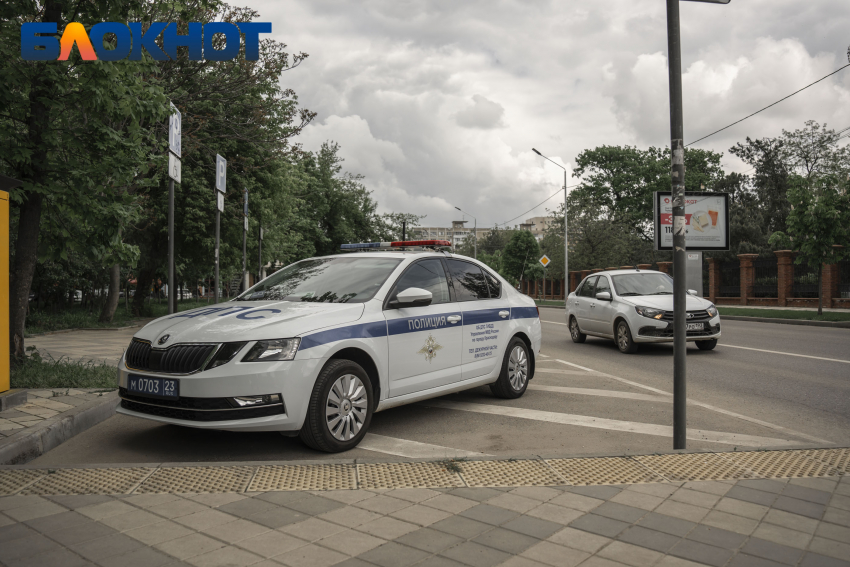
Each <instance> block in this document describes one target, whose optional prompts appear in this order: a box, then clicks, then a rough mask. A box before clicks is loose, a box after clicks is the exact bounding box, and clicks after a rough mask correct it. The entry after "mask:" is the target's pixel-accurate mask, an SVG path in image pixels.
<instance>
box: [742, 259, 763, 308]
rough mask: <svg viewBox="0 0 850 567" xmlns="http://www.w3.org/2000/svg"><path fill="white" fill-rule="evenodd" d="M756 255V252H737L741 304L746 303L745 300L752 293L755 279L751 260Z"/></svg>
mask: <svg viewBox="0 0 850 567" xmlns="http://www.w3.org/2000/svg"><path fill="white" fill-rule="evenodd" d="M758 257H759V255H758V254H738V260H739V261H740V266H741V305H747V300H748V299H749V298H750V297H752V295H753V283H754V280H755V270H753V260H755V259H756V258H758Z"/></svg>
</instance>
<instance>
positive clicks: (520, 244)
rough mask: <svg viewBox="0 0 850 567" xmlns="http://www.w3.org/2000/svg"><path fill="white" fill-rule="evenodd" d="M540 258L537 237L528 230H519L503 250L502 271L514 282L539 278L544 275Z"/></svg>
mask: <svg viewBox="0 0 850 567" xmlns="http://www.w3.org/2000/svg"><path fill="white" fill-rule="evenodd" d="M539 259H540V245H539V244H538V243H537V239H536V238H534V235H533V234H531V233H530V232H528V231H527V230H518V231H516V232H514V234H513V235H512V236H511V240H510V242H508V244H507V246H505V249H504V251H503V252H502V256H501V268H502V270H501V272H500V273H501V274H502V275H504V276H505V277H507V278H509V279H510V280H511V281H512V282H519V281H520V279H528V280H533V279H538V278H540V277H541V276H542V275H543V268H542V267H541V266H540V264H539V263H538V260H539Z"/></svg>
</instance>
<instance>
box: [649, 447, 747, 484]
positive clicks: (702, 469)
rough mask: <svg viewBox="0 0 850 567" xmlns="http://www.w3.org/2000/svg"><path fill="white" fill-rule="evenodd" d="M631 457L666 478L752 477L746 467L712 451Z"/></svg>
mask: <svg viewBox="0 0 850 567" xmlns="http://www.w3.org/2000/svg"><path fill="white" fill-rule="evenodd" d="M633 458H634V459H635V460H636V461H639V462H640V463H641V464H642V465H644V466H646V467H647V468H649V469H650V470H653V471H655V472H657V473H658V474H659V475H661V476H663V477H664V478H666V479H668V480H726V479H734V478H750V477H752V474H751V473H750V472H749V471H748V470H747V469H745V468H743V467H741V466H738V465H737V464H735V463H734V462H732V461H730V460H729V459H726V458H724V457H722V456H720V455H716V454H714V453H692V454H673V455H642V456H639V457H633Z"/></svg>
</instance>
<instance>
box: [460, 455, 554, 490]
mask: <svg viewBox="0 0 850 567" xmlns="http://www.w3.org/2000/svg"><path fill="white" fill-rule="evenodd" d="M460 468H461V473H460V474H461V476H463V480H465V481H466V484H467V485H469V486H555V485H559V484H564V479H562V478H561V477H559V476H558V475H557V474H555V473H554V472H552V469H550V468H549V467H548V466H547V465H546V463H544V462H543V461H535V460H528V461H511V460H508V461H469V462H463V463H460Z"/></svg>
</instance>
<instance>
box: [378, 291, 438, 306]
mask: <svg viewBox="0 0 850 567" xmlns="http://www.w3.org/2000/svg"><path fill="white" fill-rule="evenodd" d="M433 297H434V296H433V295H432V294H431V292H430V291H427V290H424V289H421V288H418V287H409V288H407V289H406V290H404V291H402V292H399V293H398V295H396V296H395V300H393V301H390V304H389V306H390V307H391V308H393V309H397V308H399V307H425V306H426V305H431V300H432V299H433Z"/></svg>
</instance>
